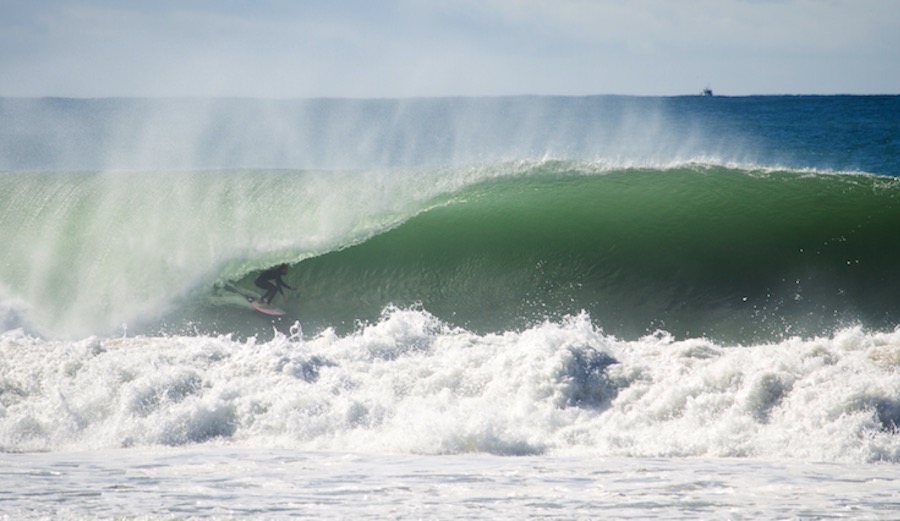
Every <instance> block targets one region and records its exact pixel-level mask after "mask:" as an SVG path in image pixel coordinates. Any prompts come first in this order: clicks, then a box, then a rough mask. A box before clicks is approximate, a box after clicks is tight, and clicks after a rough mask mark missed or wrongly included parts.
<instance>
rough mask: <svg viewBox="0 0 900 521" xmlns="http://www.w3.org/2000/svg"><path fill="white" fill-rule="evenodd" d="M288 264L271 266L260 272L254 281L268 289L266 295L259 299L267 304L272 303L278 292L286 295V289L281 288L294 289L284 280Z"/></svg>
mask: <svg viewBox="0 0 900 521" xmlns="http://www.w3.org/2000/svg"><path fill="white" fill-rule="evenodd" d="M287 272H288V265H287V264H281V265H279V266H275V267H274V268H269V269H267V270H266V271H264V272H262V273H260V274H259V277H256V280H255V281H254V283H255V284H256V285H257V286H258V287H260V288H262V289H264V290H266V293H265V295H263V296H262V297H261V298H260V299H259V301H260V302H264V303H265V304H267V305H268V304H271V303H272V299H273V298H275V294H276V293H281V294H282V295H284V290H282V289H281V288H287V289H294V288H292V287H290V286H288V285H287V283H286V282H284V280H282V278H281V277H282V276H283V275H287Z"/></svg>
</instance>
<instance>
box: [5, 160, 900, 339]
mask: <svg viewBox="0 0 900 521" xmlns="http://www.w3.org/2000/svg"><path fill="white" fill-rule="evenodd" d="M3 183H4V185H5V186H10V187H12V190H10V191H8V192H7V193H6V194H5V195H2V196H0V198H2V199H3V200H2V203H3V204H4V208H5V212H6V214H7V216H11V215H13V214H15V215H17V216H18V218H17V219H15V222H16V223H17V225H16V228H15V229H8V230H6V234H7V239H6V240H5V242H6V246H7V248H6V249H5V252H4V253H2V255H3V258H2V261H3V263H2V265H3V268H2V269H3V270H4V273H3V277H2V279H0V280H3V281H5V282H6V281H10V282H6V283H7V287H6V288H3V290H4V292H5V293H6V295H7V298H6V299H4V303H5V304H6V305H7V307H8V310H7V313H6V318H5V321H6V323H7V325H8V326H27V327H30V328H32V330H33V331H36V332H40V333H42V334H50V335H51V336H52V335H53V334H64V335H69V336H78V335H81V336H84V335H89V334H115V331H116V330H117V329H119V328H121V327H130V328H131V331H132V332H141V333H152V334H174V333H177V334H185V333H189V332H196V333H203V334H221V333H238V334H245V335H252V334H256V333H257V332H259V331H260V330H261V329H263V330H268V329H270V328H271V323H270V321H269V319H264V318H263V317H259V316H255V315H253V314H252V313H248V312H247V310H246V309H242V308H240V306H239V304H240V302H241V301H242V299H241V298H234V297H235V296H234V295H229V294H227V292H225V293H223V292H222V291H221V289H216V288H221V284H222V283H224V282H234V283H236V284H237V285H238V286H242V287H244V288H245V289H248V290H252V289H253V283H252V281H253V278H254V277H255V275H256V274H257V273H258V272H259V271H260V270H262V269H265V268H267V267H269V266H272V265H275V264H278V263H281V262H287V263H289V264H291V269H290V274H289V276H288V279H287V281H288V283H289V284H290V285H291V286H295V287H297V288H299V290H300V291H299V293H288V294H287V295H286V297H285V298H284V300H281V301H280V302H279V305H280V306H282V307H284V308H285V309H286V310H287V311H288V318H289V319H291V320H292V319H297V320H301V322H302V323H303V324H304V327H306V328H307V329H308V330H323V329H326V328H328V327H334V328H337V330H339V331H344V332H349V331H352V330H353V329H354V328H355V327H356V325H357V324H358V323H359V322H366V321H371V320H377V319H378V317H379V316H380V313H381V311H382V310H383V309H384V308H385V307H386V306H388V305H397V306H401V307H408V306H413V305H417V306H420V307H421V308H423V309H425V310H427V311H428V312H430V313H433V314H435V315H436V316H438V317H439V318H441V319H442V320H445V321H447V322H448V323H451V324H454V325H458V326H461V327H465V328H467V329H469V330H471V331H476V332H497V331H504V330H509V329H522V328H526V327H530V326H532V325H534V324H536V323H540V322H542V321H544V320H560V319H562V318H564V317H566V316H571V315H577V314H579V313H581V312H582V311H585V312H587V313H588V314H589V315H590V316H591V317H592V318H593V319H594V320H595V321H596V322H597V323H598V324H600V325H601V326H602V327H603V328H604V330H605V331H607V332H609V333H610V334H615V335H618V336H621V337H623V338H638V337H640V336H643V335H646V334H648V333H651V332H653V331H655V330H657V329H660V330H665V331H667V332H669V333H671V334H674V335H676V337H678V338H686V337H701V336H703V337H708V338H712V339H721V340H724V341H745V342H758V341H761V340H767V339H768V340H771V339H779V338H785V337H788V336H793V335H807V336H814V335H820V334H828V333H829V332H833V331H835V330H838V329H841V328H844V327H848V326H853V325H862V326H864V327H867V328H872V329H881V330H885V329H891V328H893V327H894V326H895V325H896V324H897V323H898V320H900V297H898V295H900V280H898V278H897V277H896V276H895V275H894V269H893V265H894V261H895V259H896V258H897V256H898V254H900V246H898V244H897V241H896V240H895V237H897V234H898V232H900V205H898V204H897V199H898V197H900V181H898V179H896V178H890V177H882V176H874V175H867V174H855V173H836V172H819V171H810V170H801V171H796V170H784V169H777V168H768V169H763V168H756V167H740V166H736V165H730V166H727V165H719V164H714V163H679V164H673V165H668V166H664V167H657V166H645V167H620V166H611V165H608V164H602V163H591V162H558V161H541V162H515V163H491V164H482V165H478V166H472V167H465V168H433V169H409V170H397V169H391V170H384V171H371V170H370V171H344V172H335V171H318V172H316V171H294V170H279V171H268V170H267V171H205V172H190V173H183V172H164V173H140V174H137V173H134V174H128V173H69V174H59V173H52V174H50V173H44V174H42V173H35V174H29V175H22V174H7V175H6V176H5V178H4V179H3ZM13 221H14V220H13V219H11V218H5V219H4V221H3V222H4V223H10V222H13ZM12 302H17V303H18V305H13V304H10V303H12ZM23 302H24V303H25V305H24V306H23V305H22V303H23ZM291 320H288V319H286V320H285V321H284V324H276V326H277V327H279V328H281V329H282V330H283V331H286V329H285V328H286V327H288V326H287V325H288V324H289V323H290V322H291ZM123 324H124V326H123Z"/></svg>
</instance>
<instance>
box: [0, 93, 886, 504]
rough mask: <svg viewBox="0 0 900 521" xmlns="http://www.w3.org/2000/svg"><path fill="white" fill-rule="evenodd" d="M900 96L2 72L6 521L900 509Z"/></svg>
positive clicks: (0, 441)
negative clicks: (112, 89)
mask: <svg viewBox="0 0 900 521" xmlns="http://www.w3.org/2000/svg"><path fill="white" fill-rule="evenodd" d="M898 109H900V98H897V97H895V96H867V97H855V96H825V97H818V96H817V97H803V96H800V97H792V96H788V97H777V96H772V97H770V96H767V97H749V98H718V97H715V98H698V97H676V98H632V97H618V96H594V97H575V98H565V97H560V98H557V97H510V98H433V99H430V98H429V99H411V100H334V99H323V100H296V101H271V100H247V99H216V100H208V99H162V100H147V99H131V100H129V99H99V100H71V99H3V100H0V184H2V186H3V190H2V192H0V202H2V206H0V208H2V209H0V241H2V243H3V245H4V248H3V250H2V251H0V326H2V327H0V329H2V333H0V462H2V465H0V466H2V470H0V483H2V486H0V490H3V491H4V492H0V519H121V518H128V519H234V518H246V517H252V518H261V519H262V518H264V519H277V518H294V517H308V518H333V519H342V518H351V517H352V518H360V519H362V518H373V519H383V518H413V517H414V518H426V519H471V518H491V519H495V518H501V519H503V518H508V519H521V518H541V519H552V518H558V519H572V518H593V517H604V518H612V519H623V518H639V519H673V518H675V519H679V518H683V519H696V518H704V519H785V518H825V517H829V518H830V517H841V518H852V519H892V518H896V512H897V511H898V509H900V501H898V499H897V494H896V490H897V485H898V479H900V472H898V468H900V467H898V466H897V465H898V463H900V434H898V425H900V330H898V329H897V324H900V277H897V276H896V269H895V259H896V258H897V255H898V254H900V245H898V241H897V240H896V237H898V232H900V182H898V181H900V178H898V176H900V163H898V158H900V118H897V117H896V115H897V114H898V113H900V110H898ZM280 263H287V264H289V266H290V271H289V274H288V276H287V277H286V280H287V281H288V283H289V284H290V285H291V286H293V287H295V288H297V290H296V291H288V292H286V294H284V295H281V296H279V297H277V299H276V301H275V302H276V304H277V305H278V306H279V307H282V308H283V309H285V310H286V311H287V314H286V315H285V316H284V317H280V318H274V319H273V318H272V317H268V316H265V315H262V314H259V313H256V312H255V311H253V310H252V309H251V308H250V306H249V302H248V301H247V299H246V298H245V297H244V296H243V295H242V294H240V293H235V292H233V291H230V290H229V289H228V288H229V287H233V286H237V287H239V288H242V290H243V291H245V292H252V291H256V288H255V286H254V284H253V280H254V278H255V277H256V275H258V274H259V273H260V271H261V270H263V269H266V268H268V267H271V266H274V265H277V264H280Z"/></svg>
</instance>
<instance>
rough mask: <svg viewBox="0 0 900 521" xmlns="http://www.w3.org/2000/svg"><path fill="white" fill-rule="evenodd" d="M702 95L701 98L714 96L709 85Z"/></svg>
mask: <svg viewBox="0 0 900 521" xmlns="http://www.w3.org/2000/svg"><path fill="white" fill-rule="evenodd" d="M700 95H701V96H712V95H713V93H712V89H711V88H709V85H707V86H706V88H705V89H703V90H701V91H700Z"/></svg>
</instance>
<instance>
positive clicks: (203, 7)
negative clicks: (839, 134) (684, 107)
mask: <svg viewBox="0 0 900 521" xmlns="http://www.w3.org/2000/svg"><path fill="white" fill-rule="evenodd" d="M707 84H708V85H709V86H710V87H712V88H713V89H714V90H715V91H716V93H717V94H725V95H744V94H785V93H786V94H834V93H851V94H871V93H888V94H897V93H900V0H308V1H307V0H0V96H76V97H102V96H251V97H276V98H302V97H319V96H330V97H406V96H442V95H467V96H468V95H504V94H562V95H582V94H633V95H678V94H694V93H697V92H698V91H699V90H700V89H702V88H703V87H704V86H706V85H707Z"/></svg>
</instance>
